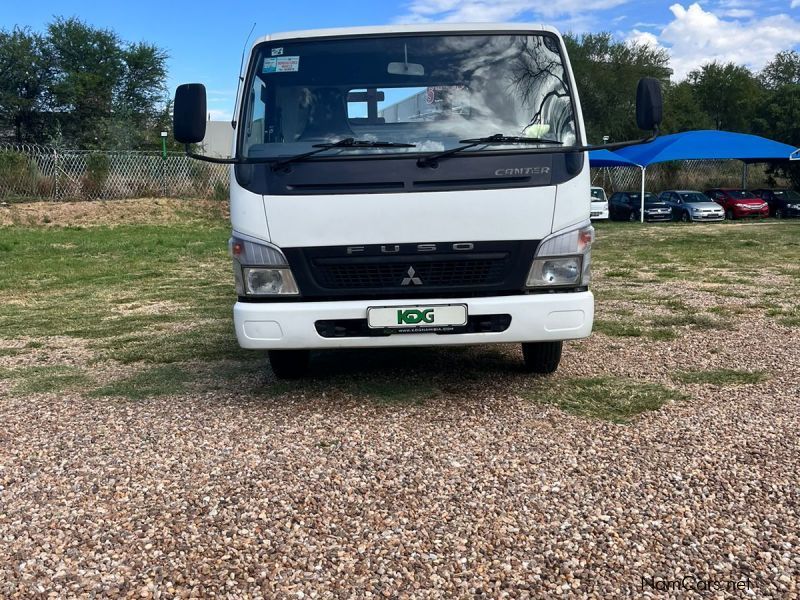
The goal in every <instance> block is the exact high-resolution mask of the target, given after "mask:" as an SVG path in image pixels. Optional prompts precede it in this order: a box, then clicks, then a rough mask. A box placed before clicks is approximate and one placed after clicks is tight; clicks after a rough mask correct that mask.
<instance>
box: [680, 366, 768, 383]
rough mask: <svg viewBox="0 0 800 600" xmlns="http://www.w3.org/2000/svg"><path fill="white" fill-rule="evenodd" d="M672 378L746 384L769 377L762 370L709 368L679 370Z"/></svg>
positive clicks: (689, 381) (684, 380)
mask: <svg viewBox="0 0 800 600" xmlns="http://www.w3.org/2000/svg"><path fill="white" fill-rule="evenodd" d="M672 378H673V379H674V380H675V381H679V382H680V383H708V384H711V385H718V386H723V385H748V384H755V383H761V382H763V381H766V380H767V379H769V376H768V375H767V374H766V373H764V372H763V371H739V370H736V369H711V370H708V371H680V372H678V373H675V374H673V376H672Z"/></svg>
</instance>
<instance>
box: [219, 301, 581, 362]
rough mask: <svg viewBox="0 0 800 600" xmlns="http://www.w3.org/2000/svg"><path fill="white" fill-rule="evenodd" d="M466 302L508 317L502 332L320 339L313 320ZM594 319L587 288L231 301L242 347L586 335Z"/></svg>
mask: <svg viewBox="0 0 800 600" xmlns="http://www.w3.org/2000/svg"><path fill="white" fill-rule="evenodd" d="M435 304H466V305H467V312H468V314H469V315H470V316H473V315H497V314H504V315H509V316H510V317H511V323H510V324H509V326H508V328H507V329H505V331H499V332H482V333H453V334H437V333H409V334H393V335H389V336H385V337H368V336H365V337H322V336H321V335H320V334H319V333H318V332H317V329H316V327H315V323H316V322H317V321H338V320H346V319H366V317H367V308H369V307H370V306H411V305H435ZM593 320H594V296H593V295H592V293H591V292H565V293H554V294H529V295H520V296H497V297H487V298H446V299H442V298H430V299H416V298H415V299H413V300H410V299H406V300H373V301H369V300H348V301H340V302H327V301H326V302H270V303H263V302H262V303H256V302H241V301H240V302H237V303H236V304H235V305H234V307H233V321H234V324H235V326H236V337H237V338H238V340H239V345H240V346H241V347H242V348H249V349H263V350H283V349H322V348H379V347H394V346H444V345H468V344H492V343H510V342H540V341H558V340H571V339H580V338H585V337H588V336H589V334H590V333H591V331H592V322H593Z"/></svg>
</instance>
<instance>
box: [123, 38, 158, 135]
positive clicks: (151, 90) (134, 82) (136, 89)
mask: <svg viewBox="0 0 800 600" xmlns="http://www.w3.org/2000/svg"><path fill="white" fill-rule="evenodd" d="M122 62H123V73H122V77H121V78H120V80H119V82H118V85H117V86H116V88H115V90H114V101H113V110H114V117H113V120H112V121H113V124H112V130H111V135H110V142H111V146H113V147H117V148H131V147H140V146H142V145H147V143H148V140H151V139H152V138H153V126H154V125H155V124H156V123H158V122H160V121H161V120H162V119H161V117H162V115H163V112H164V111H163V108H164V106H165V102H166V101H167V88H166V84H165V81H166V78H167V66H166V63H167V54H166V52H164V51H163V50H161V49H160V48H158V47H157V46H154V45H152V44H147V43H138V44H133V45H131V46H129V47H128V48H125V49H124V50H123V51H122Z"/></svg>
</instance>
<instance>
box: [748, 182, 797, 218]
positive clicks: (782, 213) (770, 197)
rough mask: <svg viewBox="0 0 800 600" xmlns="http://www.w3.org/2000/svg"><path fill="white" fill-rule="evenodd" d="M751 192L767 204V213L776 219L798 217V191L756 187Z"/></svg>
mask: <svg viewBox="0 0 800 600" xmlns="http://www.w3.org/2000/svg"><path fill="white" fill-rule="evenodd" d="M753 193H754V194H755V195H756V196H758V197H759V198H761V199H762V200H764V201H765V202H766V203H767V204H769V214H770V215H772V216H773V217H775V218H777V219H783V218H785V217H800V193H797V192H796V191H794V190H787V189H777V190H767V189H763V188H761V189H757V190H753Z"/></svg>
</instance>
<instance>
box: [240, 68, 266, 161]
mask: <svg viewBox="0 0 800 600" xmlns="http://www.w3.org/2000/svg"><path fill="white" fill-rule="evenodd" d="M265 96H266V86H265V85H264V82H263V81H262V80H261V79H260V78H258V77H256V78H255V79H254V82H253V87H252V88H250V91H249V93H248V95H247V97H246V100H247V104H248V106H247V110H248V112H249V113H250V115H249V116H250V119H249V120H248V125H247V129H245V131H244V150H245V155H246V154H247V151H248V150H249V149H250V147H251V146H254V145H256V144H263V143H264V125H265V118H266V104H265V102H264V98H265Z"/></svg>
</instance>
